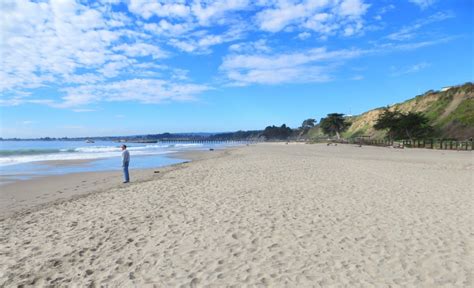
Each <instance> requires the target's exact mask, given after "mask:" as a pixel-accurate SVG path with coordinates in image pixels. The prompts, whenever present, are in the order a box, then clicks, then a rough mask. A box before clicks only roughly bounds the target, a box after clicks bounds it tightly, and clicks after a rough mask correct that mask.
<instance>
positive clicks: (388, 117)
mask: <svg viewBox="0 0 474 288" xmlns="http://www.w3.org/2000/svg"><path fill="white" fill-rule="evenodd" d="M400 114H401V113H400V112H399V111H398V110H397V109H394V110H393V111H390V109H389V107H388V106H387V107H385V108H384V111H383V112H382V114H380V115H379V118H378V119H377V120H376V122H375V125H374V129H375V130H387V134H388V137H389V139H390V141H392V140H393V139H394V137H395V136H396V135H397V134H398V133H399V131H398V129H399V126H400V123H399V118H400Z"/></svg>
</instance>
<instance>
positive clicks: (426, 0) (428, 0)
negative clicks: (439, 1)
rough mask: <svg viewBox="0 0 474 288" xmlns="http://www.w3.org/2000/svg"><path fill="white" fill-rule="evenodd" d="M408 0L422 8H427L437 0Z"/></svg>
mask: <svg viewBox="0 0 474 288" xmlns="http://www.w3.org/2000/svg"><path fill="white" fill-rule="evenodd" d="M408 1H410V2H411V3H413V4H416V5H418V6H419V7H420V8H421V9H426V8H428V7H430V6H431V5H433V4H434V3H435V2H436V0H408Z"/></svg>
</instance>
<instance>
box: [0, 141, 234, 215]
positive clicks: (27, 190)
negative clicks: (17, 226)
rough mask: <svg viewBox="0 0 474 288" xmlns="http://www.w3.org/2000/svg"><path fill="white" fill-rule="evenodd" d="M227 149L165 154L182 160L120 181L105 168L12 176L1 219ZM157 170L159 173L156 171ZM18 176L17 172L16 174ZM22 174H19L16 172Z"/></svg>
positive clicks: (1, 194)
mask: <svg viewBox="0 0 474 288" xmlns="http://www.w3.org/2000/svg"><path fill="white" fill-rule="evenodd" d="M228 149H233V148H224V149H216V150H214V151H212V153H210V152H211V151H206V150H193V151H180V152H177V153H172V154H170V155H167V157H169V158H175V159H182V160H183V162H181V163H177V164H172V165H165V166H159V167H154V168H146V169H131V170H130V175H131V178H132V179H131V180H132V181H131V182H130V183H128V184H123V183H122V181H123V179H122V170H121V169H117V170H104V171H97V172H76V173H66V174H60V175H40V176H34V177H33V178H31V179H26V180H15V182H11V183H8V182H7V183H5V184H3V185H1V186H0V221H2V220H5V219H7V218H10V217H17V216H21V215H24V214H29V213H31V212H32V211H37V210H40V209H42V208H45V207H47V206H49V205H54V204H56V203H62V202H65V201H71V200H74V199H78V198H81V197H86V196H88V195H91V194H94V193H100V192H102V191H107V190H110V189H113V188H117V187H125V186H128V185H133V184H136V183H143V182H147V181H152V180H154V179H158V178H159V177H160V176H161V175H163V173H166V172H168V171H172V170H175V169H180V168H181V167H182V166H183V165H186V164H187V163H190V162H195V161H200V160H204V159H209V158H215V157H220V156H222V154H224V153H225V152H226V151H227V150H228ZM47 162H49V163H47V164H48V165H59V166H69V165H76V164H77V165H83V164H84V162H85V161H84V160H62V161H58V160H54V161H47ZM155 171H159V173H155ZM15 176H17V175H15ZM19 176H21V175H19ZM5 178H6V179H8V178H7V177H5Z"/></svg>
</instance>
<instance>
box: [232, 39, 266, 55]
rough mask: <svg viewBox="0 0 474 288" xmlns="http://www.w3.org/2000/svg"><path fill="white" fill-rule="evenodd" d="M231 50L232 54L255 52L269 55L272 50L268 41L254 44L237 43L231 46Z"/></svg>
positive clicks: (262, 40)
mask: <svg viewBox="0 0 474 288" xmlns="http://www.w3.org/2000/svg"><path fill="white" fill-rule="evenodd" d="M229 50H230V51H232V52H240V53H242V52H245V53H254V52H262V53H267V52H270V51H271V50H272V49H271V48H270V46H268V43H267V40H266V39H260V40H257V41H254V42H242V43H236V44H232V45H230V46H229Z"/></svg>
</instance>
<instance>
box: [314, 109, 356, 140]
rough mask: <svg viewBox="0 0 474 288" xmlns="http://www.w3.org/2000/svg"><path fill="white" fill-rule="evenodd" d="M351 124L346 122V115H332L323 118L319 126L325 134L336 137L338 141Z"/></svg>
mask: <svg viewBox="0 0 474 288" xmlns="http://www.w3.org/2000/svg"><path fill="white" fill-rule="evenodd" d="M350 125H351V123H349V122H348V121H346V119H345V118H344V114H340V113H331V114H328V115H327V116H326V118H322V119H321V122H320V123H319V126H320V127H321V129H322V130H323V132H324V133H325V134H328V135H336V136H337V139H341V133H342V132H344V131H346V130H347V128H349V126H350Z"/></svg>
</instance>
